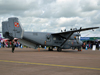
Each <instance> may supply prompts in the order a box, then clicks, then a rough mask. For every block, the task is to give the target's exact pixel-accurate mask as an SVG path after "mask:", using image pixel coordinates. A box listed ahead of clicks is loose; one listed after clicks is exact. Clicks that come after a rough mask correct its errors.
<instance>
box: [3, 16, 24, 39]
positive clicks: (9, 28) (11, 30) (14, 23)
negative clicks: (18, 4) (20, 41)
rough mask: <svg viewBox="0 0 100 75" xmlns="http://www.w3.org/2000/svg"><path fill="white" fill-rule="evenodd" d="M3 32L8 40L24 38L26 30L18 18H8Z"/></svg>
mask: <svg viewBox="0 0 100 75" xmlns="http://www.w3.org/2000/svg"><path fill="white" fill-rule="evenodd" d="M2 32H3V36H4V37H6V38H8V37H9V38H12V37H13V38H22V37H23V33H24V30H23V29H22V27H21V24H20V23H19V20H18V18H16V17H12V18H8V21H6V22H5V21H4V22H2Z"/></svg>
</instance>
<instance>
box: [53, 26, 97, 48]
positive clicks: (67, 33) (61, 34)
mask: <svg viewBox="0 0 100 75" xmlns="http://www.w3.org/2000/svg"><path fill="white" fill-rule="evenodd" d="M97 28H99V27H91V28H83V29H82V28H80V29H78V30H71V31H67V32H60V33H53V34H52V35H60V36H61V37H63V38H65V39H66V40H65V41H64V42H63V43H62V44H61V45H60V47H61V46H62V45H63V44H64V43H65V42H66V41H67V40H68V39H69V38H70V37H71V35H72V34H73V33H74V32H81V31H86V30H93V29H97Z"/></svg>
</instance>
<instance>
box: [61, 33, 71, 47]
mask: <svg viewBox="0 0 100 75" xmlns="http://www.w3.org/2000/svg"><path fill="white" fill-rule="evenodd" d="M72 34H73V32H71V33H70V34H69V36H68V37H67V38H65V39H66V40H65V41H64V42H63V43H62V44H61V45H60V47H61V46H62V45H64V44H65V42H66V41H67V40H68V39H69V38H70V36H71V35H72Z"/></svg>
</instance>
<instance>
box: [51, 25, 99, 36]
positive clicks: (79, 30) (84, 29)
mask: <svg viewBox="0 0 100 75" xmlns="http://www.w3.org/2000/svg"><path fill="white" fill-rule="evenodd" d="M97 28H99V27H91V28H83V29H81V28H80V29H78V30H72V31H67V32H60V33H53V34H52V35H57V34H58V35H62V34H63V35H64V34H69V33H74V32H81V31H86V30H93V29H97Z"/></svg>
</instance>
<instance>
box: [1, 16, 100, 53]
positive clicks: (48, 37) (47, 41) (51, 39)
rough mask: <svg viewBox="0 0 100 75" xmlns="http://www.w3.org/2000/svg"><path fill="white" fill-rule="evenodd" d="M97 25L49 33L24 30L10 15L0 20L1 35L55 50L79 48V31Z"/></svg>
mask: <svg viewBox="0 0 100 75" xmlns="http://www.w3.org/2000/svg"><path fill="white" fill-rule="evenodd" d="M97 28H99V27H91V28H84V29H82V27H80V29H71V30H70V31H66V32H59V33H49V32H26V31H24V29H23V28H22V26H21V24H20V22H19V20H18V18H16V17H11V18H8V21H3V22H2V33H3V37H5V38H9V39H14V38H18V41H19V42H20V43H22V44H23V45H26V46H29V47H32V48H38V47H39V45H41V46H49V48H48V50H49V51H53V48H54V47H57V51H59V52H60V51H62V49H69V48H71V47H78V51H80V50H81V45H82V41H80V40H79V36H80V32H81V31H85V30H93V29H97Z"/></svg>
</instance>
